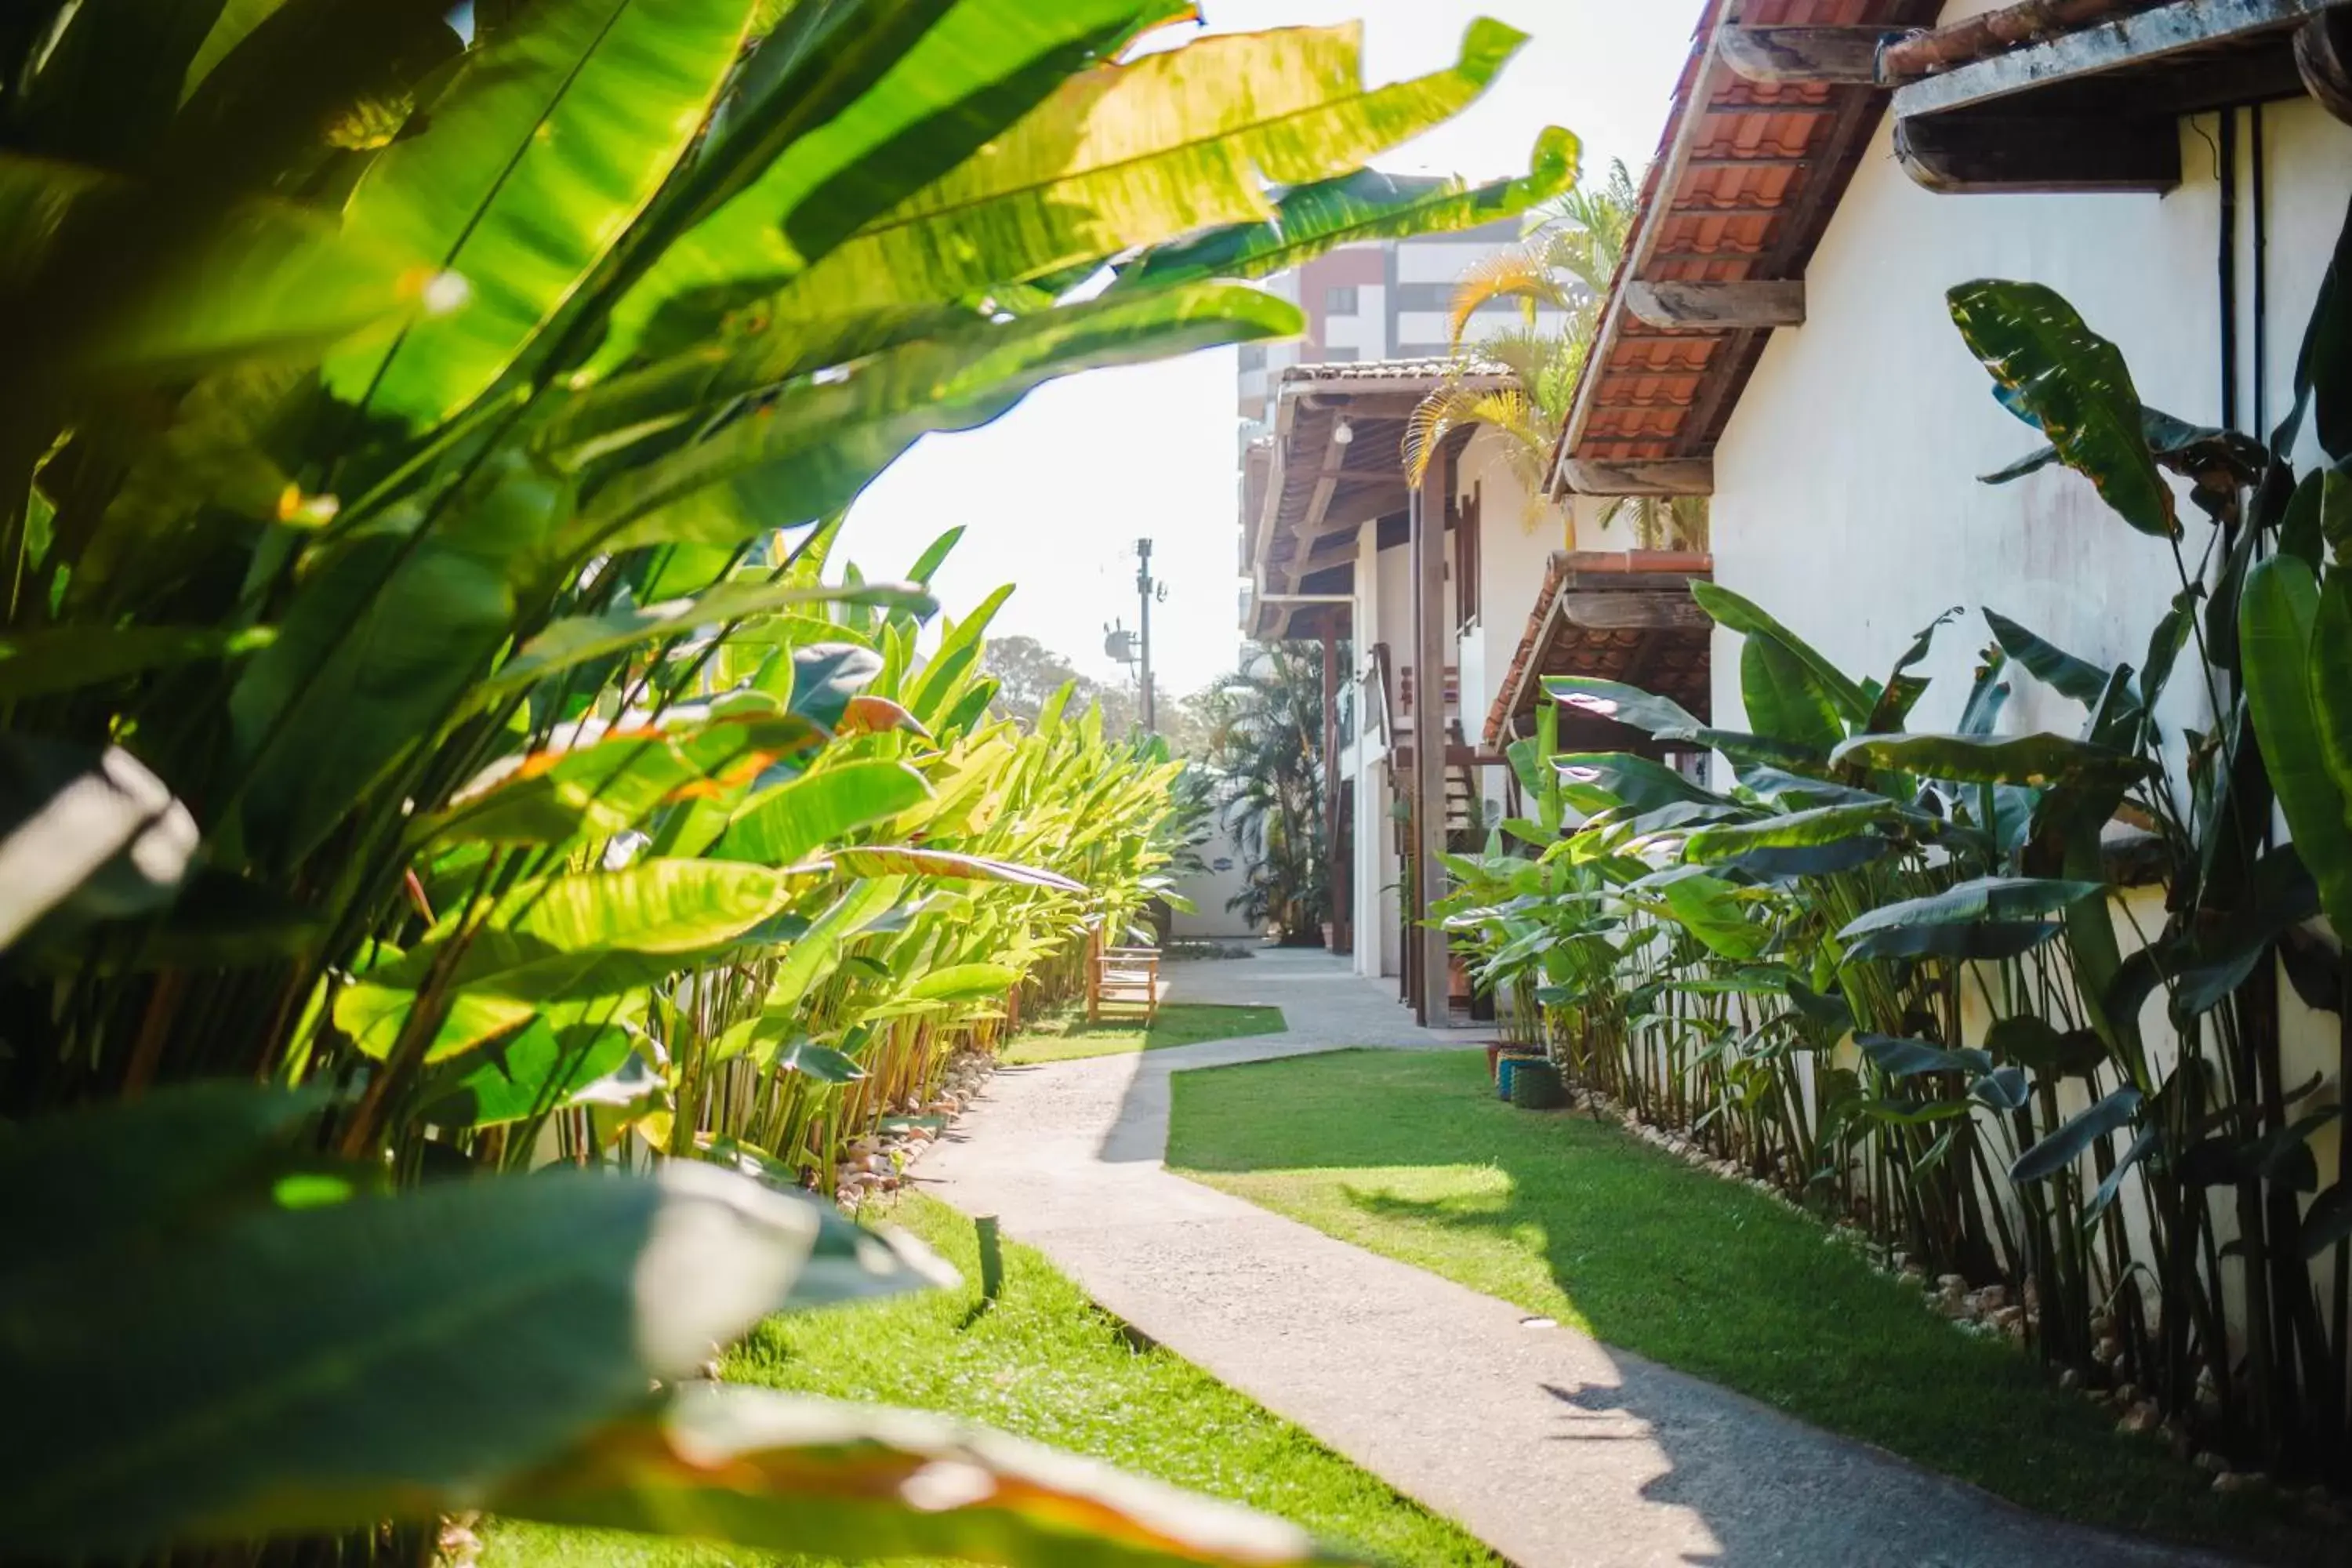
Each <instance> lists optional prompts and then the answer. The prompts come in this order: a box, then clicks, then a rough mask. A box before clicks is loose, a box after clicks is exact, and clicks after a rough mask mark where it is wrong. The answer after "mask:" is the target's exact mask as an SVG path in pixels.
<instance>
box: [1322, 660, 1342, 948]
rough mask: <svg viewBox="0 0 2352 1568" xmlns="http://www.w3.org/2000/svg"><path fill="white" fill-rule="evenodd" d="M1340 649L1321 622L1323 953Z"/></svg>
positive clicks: (1330, 884)
mask: <svg viewBox="0 0 2352 1568" xmlns="http://www.w3.org/2000/svg"><path fill="white" fill-rule="evenodd" d="M1339 886H1340V879H1339V648H1338V647H1336V646H1335V645H1334V643H1333V641H1332V637H1331V623H1330V620H1329V619H1328V617H1327V618H1326V619H1325V620H1324V622H1323V890H1324V894H1325V896H1326V897H1327V898H1328V899H1329V900H1330V907H1329V910H1328V913H1329V915H1330V917H1331V918H1330V919H1329V921H1327V922H1326V929H1327V930H1328V931H1329V932H1330V935H1329V936H1328V937H1327V938H1326V939H1325V940H1324V942H1323V945H1324V947H1325V949H1326V950H1328V951H1329V952H1339Z"/></svg>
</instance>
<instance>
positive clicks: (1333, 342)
mask: <svg viewBox="0 0 2352 1568" xmlns="http://www.w3.org/2000/svg"><path fill="white" fill-rule="evenodd" d="M1388 293H1389V291H1388V289H1387V288H1386V287H1385V286H1383V285H1381V284H1379V283H1359V284H1357V285H1356V310H1355V313H1354V314H1353V315H1348V316H1336V315H1330V314H1328V313H1327V314H1326V315H1325V316H1324V318H1323V349H1324V357H1325V358H1327V359H1328V358H1331V357H1333V356H1332V355H1331V353H1330V351H1331V350H1333V349H1353V350H1355V351H1356V357H1357V358H1358V359H1360V360H1375V359H1386V358H1388V357H1389V355H1390V354H1391V353H1394V352H1395V348H1396V345H1395V344H1393V343H1391V342H1389V339H1388V324H1389V299H1388Z"/></svg>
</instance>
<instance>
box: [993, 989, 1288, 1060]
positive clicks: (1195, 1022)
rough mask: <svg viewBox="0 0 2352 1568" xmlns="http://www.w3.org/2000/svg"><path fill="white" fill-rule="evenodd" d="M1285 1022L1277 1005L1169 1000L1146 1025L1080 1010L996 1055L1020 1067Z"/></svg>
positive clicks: (1226, 1036)
mask: <svg viewBox="0 0 2352 1568" xmlns="http://www.w3.org/2000/svg"><path fill="white" fill-rule="evenodd" d="M1287 1027H1289V1025H1288V1024H1287V1023H1286V1022H1285V1020H1284V1018H1283V1016H1282V1009H1281V1008H1279V1007H1237V1006H1213V1005H1208V1004H1205V1003H1198V1002H1169V1003H1163V1004H1162V1005H1160V1011H1159V1013H1158V1015H1157V1016H1154V1017H1153V1018H1152V1020H1151V1022H1150V1025H1149V1026H1145V1025H1143V1024H1141V1023H1139V1022H1138V1021H1137V1020H1134V1019H1131V1018H1129V1019H1118V1018H1105V1019H1102V1020H1100V1021H1098V1022H1096V1023H1092V1024H1089V1023H1087V1022H1086V1020H1085V1018H1084V1016H1082V1011H1080V1010H1073V1011H1071V1012H1068V1013H1066V1014H1063V1015H1061V1016H1056V1017H1051V1018H1044V1019H1040V1020H1039V1021H1038V1022H1036V1023H1034V1024H1033V1025H1031V1026H1028V1027H1027V1028H1025V1029H1024V1030H1023V1031H1022V1032H1021V1033H1020V1034H1018V1035H1015V1036H1014V1037H1013V1038H1011V1039H1009V1040H1007V1041H1006V1042H1005V1043H1004V1047H1003V1049H1002V1050H1001V1051H1000V1052H999V1053H998V1059H999V1060H1000V1061H1003V1062H1005V1063H1006V1064H1008V1065H1010V1066H1014V1067H1018V1066H1021V1065H1023V1064H1025V1063H1029V1062H1066V1061H1076V1060H1077V1059H1079V1058H1085V1057H1108V1056H1123V1055H1125V1054H1127V1053H1128V1052H1129V1051H1160V1050H1169V1049H1172V1048H1173V1047H1178V1046H1197V1045H1202V1044H1204V1043H1206V1042H1207V1041H1210V1040H1230V1039H1237V1038H1241V1037H1246V1036H1250V1035H1278V1034H1280V1033H1282V1031H1283V1030H1284V1029H1286V1028H1287Z"/></svg>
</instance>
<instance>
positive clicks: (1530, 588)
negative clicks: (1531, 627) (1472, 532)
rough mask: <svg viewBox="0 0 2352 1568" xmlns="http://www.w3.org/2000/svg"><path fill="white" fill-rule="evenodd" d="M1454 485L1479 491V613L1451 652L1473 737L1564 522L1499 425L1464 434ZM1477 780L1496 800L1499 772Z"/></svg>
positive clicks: (1466, 494) (1461, 492)
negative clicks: (1523, 473)
mask: <svg viewBox="0 0 2352 1568" xmlns="http://www.w3.org/2000/svg"><path fill="white" fill-rule="evenodd" d="M1454 494H1455V496H1456V498H1457V499H1458V500H1464V501H1466V500H1468V499H1469V498H1470V497H1471V496H1472V495H1473V494H1475V495H1476V496H1477V497H1478V513H1479V535H1478V618H1477V619H1476V620H1475V622H1473V623H1472V624H1471V626H1469V627H1468V628H1467V629H1466V630H1465V632H1464V633H1463V635H1462V637H1461V639H1460V644H1459V647H1460V651H1459V654H1458V655H1457V657H1458V658H1459V659H1460V661H1461V668H1462V728H1463V731H1464V733H1465V735H1466V736H1467V738H1468V739H1469V740H1470V741H1471V742H1474V743H1475V742H1478V741H1479V740H1480V739H1481V738H1482V737H1483V736H1484V734H1485V732H1486V714H1487V711H1488V710H1490V709H1492V708H1493V707H1494V705H1495V698H1496V693H1497V691H1498V689H1500V688H1501V686H1502V683H1503V681H1504V679H1505V678H1507V676H1508V675H1509V673H1510V668H1511V659H1512V657H1513V656H1514V655H1516V654H1517V652H1518V650H1519V640H1520V639H1521V638H1522V637H1525V636H1526V635H1527V629H1528V616H1531V615H1532V614H1534V612H1535V607H1536V596H1537V595H1538V593H1540V592H1541V591H1542V588H1543V584H1544V574H1545V573H1546V572H1547V571H1548V570H1549V567H1550V564H1551V555H1552V552H1554V551H1556V550H1560V549H1564V548H1566V546H1567V542H1568V522H1567V519H1566V514H1565V513H1564V512H1563V511H1562V510H1561V509H1560V507H1559V504H1558V503H1557V502H1553V501H1549V500H1541V499H1540V498H1539V497H1532V496H1530V494H1529V492H1528V487H1527V485H1526V483H1525V482H1524V481H1523V480H1522V479H1521V478H1520V477H1519V475H1518V473H1517V471H1516V470H1515V469H1514V468H1512V466H1511V462H1510V457H1509V444H1508V441H1507V437H1504V436H1503V435H1502V434H1501V433H1500V432H1498V431H1496V430H1493V429H1481V430H1480V431H1478V432H1477V434H1475V435H1474V436H1473V437H1470V444H1469V446H1468V447H1465V449H1464V451H1463V454H1462V461H1461V462H1460V463H1459V464H1458V465H1456V467H1455V469H1454ZM1481 782H1482V784H1483V785H1484V786H1485V792H1486V795H1487V797H1488V798H1489V799H1492V800H1496V801H1499V799H1500V798H1501V792H1502V788H1503V781H1502V779H1501V777H1500V775H1499V774H1498V773H1489V774H1488V776H1486V778H1485V779H1483V780H1482V781H1481Z"/></svg>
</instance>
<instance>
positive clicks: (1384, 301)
mask: <svg viewBox="0 0 2352 1568" xmlns="http://www.w3.org/2000/svg"><path fill="white" fill-rule="evenodd" d="M1518 238H1519V225H1518V220H1517V219H1515V218H1514V219H1508V220H1506V221H1504V222H1500V223H1491V224H1487V225H1486V226H1484V227H1482V228H1473V229H1465V230H1463V231H1462V232H1460V233H1458V234H1438V235H1426V236H1423V237H1418V238H1413V239H1392V240H1383V241H1381V243H1379V244H1376V245H1350V246H1345V247H1341V248H1339V249H1338V250H1335V251H1332V252H1330V253H1329V254H1328V255H1326V256H1319V257H1317V258H1315V259H1314V260H1312V261H1309V262H1308V263H1307V264H1306V265H1305V266H1304V267H1301V268H1297V270H1295V271H1291V272H1285V273H1281V274H1278V275H1276V277H1274V278H1272V279H1267V286H1268V287H1269V288H1271V289H1273V291H1274V292H1276V293H1277V294H1280V295H1281V296H1282V297H1283V298H1285V299H1286V300H1290V301H1291V302H1292V303H1294V304H1296V305H1297V306H1298V308H1299V309H1300V310H1303V311H1305V312H1306V315H1307V334H1306V336H1304V337H1302V338H1299V339H1297V341H1295V342H1286V343H1273V344H1257V343H1244V345H1243V346H1242V350H1241V387H1240V392H1241V415H1242V417H1243V419H1244V421H1246V422H1247V423H1248V424H1249V426H1252V427H1251V428H1249V429H1245V430H1244V433H1243V440H1244V443H1245V444H1246V443H1247V442H1248V441H1249V440H1250V439H1252V438H1253V437H1257V436H1261V435H1264V434H1265V429H1264V426H1265V416H1266V406H1267V400H1268V398H1269V397H1270V396H1271V395H1272V393H1273V390H1274V388H1275V387H1276V386H1277V385H1278V384H1280V383H1281V380H1282V373H1283V372H1284V371H1286V370H1287V369H1289V368H1290V367H1291V366H1293V365H1300V364H1347V363H1358V362H1363V361H1371V360H1400V359H1444V357H1445V356H1446V354H1447V353H1448V352H1449V351H1448V340H1449V338H1450V336H1451V332H1450V331H1449V328H1448V325H1447V323H1448V321H1449V320H1450V319H1451V316H1452V313H1453V307H1454V286H1455V285H1456V284H1457V283H1459V282H1460V281H1461V279H1462V275H1463V274H1464V273H1465V272H1466V271H1468V270H1469V269H1470V268H1471V267H1472V266H1474V265H1475V264H1476V263H1477V262H1479V261H1481V260H1483V259H1485V258H1486V257H1489V256H1492V255H1493V254H1494V253H1495V252H1496V251H1497V250H1500V249H1502V248H1503V247H1506V246H1508V245H1513V244H1516V243H1517V240H1518ZM1525 319H1526V318H1525V317H1524V316H1522V315H1521V314H1520V312H1519V310H1518V308H1517V306H1516V305H1507V304H1505V305H1495V306H1490V307H1489V308H1487V309H1486V310H1482V311H1480V312H1479V313H1478V315H1477V316H1476V317H1475V318H1474V319H1473V322H1472V331H1471V336H1472V337H1473V338H1474V339H1475V338H1476V337H1479V336H1481V335H1483V334H1484V333H1486V332H1487V331H1493V330H1495V329H1497V328H1502V327H1509V326H1516V325H1517V324H1519V323H1520V322H1521V321H1524V320H1525ZM1559 324H1560V318H1559V313H1558V312H1556V311H1550V310H1546V311H1543V312H1541V313H1540V314H1539V315H1538V325H1540V326H1542V327H1544V328H1546V329H1547V330H1549V329H1554V328H1557V327H1558V326H1559Z"/></svg>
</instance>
